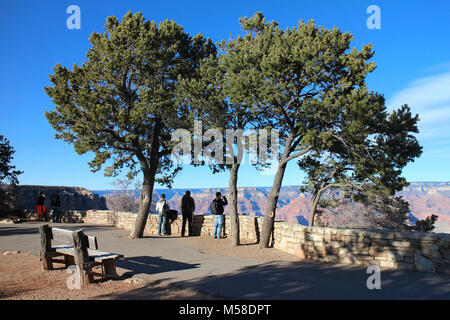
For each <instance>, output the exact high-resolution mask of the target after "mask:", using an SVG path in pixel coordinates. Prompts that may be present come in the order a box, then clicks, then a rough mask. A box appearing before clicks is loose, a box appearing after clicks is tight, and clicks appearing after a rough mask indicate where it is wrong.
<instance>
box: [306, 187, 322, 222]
mask: <svg viewBox="0 0 450 320" xmlns="http://www.w3.org/2000/svg"><path fill="white" fill-rule="evenodd" d="M321 195H322V191H318V192H317V193H316V194H315V195H314V196H313V198H312V203H311V209H310V210H309V224H308V225H309V226H310V227H313V226H314V218H315V215H316V212H317V206H318V204H319V200H320V196H321Z"/></svg>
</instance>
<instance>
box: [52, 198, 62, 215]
mask: <svg viewBox="0 0 450 320" xmlns="http://www.w3.org/2000/svg"><path fill="white" fill-rule="evenodd" d="M60 208H61V198H60V197H59V194H58V191H56V192H55V194H54V195H53V196H52V211H53V215H52V220H53V222H60V216H59V213H60Z"/></svg>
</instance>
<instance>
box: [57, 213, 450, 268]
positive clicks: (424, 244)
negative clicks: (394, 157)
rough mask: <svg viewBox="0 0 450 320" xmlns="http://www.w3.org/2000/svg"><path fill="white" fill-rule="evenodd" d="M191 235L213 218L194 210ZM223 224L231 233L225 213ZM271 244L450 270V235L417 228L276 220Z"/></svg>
mask: <svg viewBox="0 0 450 320" xmlns="http://www.w3.org/2000/svg"><path fill="white" fill-rule="evenodd" d="M135 218H136V214H133V213H127V212H114V211H107V210H88V211H84V212H77V211H70V212H68V213H66V214H65V215H64V218H63V221H67V222H84V223H87V224H96V225H106V226H114V227H118V228H122V229H125V230H130V231H131V230H132V229H133V228H134V222H135ZM181 223H182V219H181V216H179V217H178V219H177V220H176V221H174V222H173V223H172V224H171V225H170V228H169V231H170V233H171V234H172V235H180V233H181ZM262 223H263V218H262V217H251V216H239V224H240V237H241V239H242V240H245V241H251V242H257V241H259V230H260V229H261V226H262ZM192 228H193V233H194V235H209V236H212V234H213V229H214V217H213V216H211V215H194V220H193V226H192ZM225 229H226V232H227V234H229V233H230V220H229V217H228V216H226V222H225ZM157 232H158V215H154V214H150V215H149V216H148V219H147V224H146V226H145V231H144V234H145V235H156V234H157ZM271 246H273V247H274V248H276V249H279V250H281V251H283V252H287V253H289V254H293V255H296V256H298V257H299V258H301V259H310V260H316V261H322V262H333V263H342V264H356V265H364V266H368V265H378V266H380V267H381V268H389V269H406V270H416V271H421V272H437V273H443V274H450V235H449V234H434V233H421V232H388V231H379V230H377V231H363V230H354V229H333V228H319V227H312V228H309V227H305V226H302V225H298V224H294V223H288V222H284V221H276V222H275V224H274V230H273V236H272V241H271Z"/></svg>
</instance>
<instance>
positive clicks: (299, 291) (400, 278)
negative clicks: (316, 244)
mask: <svg viewBox="0 0 450 320" xmlns="http://www.w3.org/2000/svg"><path fill="white" fill-rule="evenodd" d="M370 275H371V274H367V273H366V269H365V268H361V267H354V266H342V265H339V266H336V265H332V264H327V263H316V262H286V263H276V262H269V263H266V264H263V265H258V266H252V267H245V268H242V269H240V270H239V271H238V272H235V273H230V274H226V275H220V276H208V277H204V278H200V279H195V280H192V281H188V282H183V283H181V282H177V283H173V286H175V287H184V288H189V289H192V290H195V291H198V292H204V293H209V294H211V295H212V296H217V297H224V299H225V298H231V299H236V298H237V299H248V300H253V299H258V300H259V299H261V300H267V299H276V300H278V299H283V300H284V299H286V300H292V299H295V300H296V299H305V300H307V299H339V300H340V299H364V300H366V299H450V277H447V276H440V275H436V274H426V273H419V272H411V271H398V270H384V271H382V272H381V290H369V289H368V288H367V279H368V277H369V276H370ZM132 297H140V298H142V299H146V297H148V299H153V298H152V297H154V292H153V291H152V288H151V285H149V286H147V287H146V288H141V289H136V290H132V291H130V292H128V293H126V294H120V295H116V296H114V295H113V296H110V297H109V298H110V299H133V298H132Z"/></svg>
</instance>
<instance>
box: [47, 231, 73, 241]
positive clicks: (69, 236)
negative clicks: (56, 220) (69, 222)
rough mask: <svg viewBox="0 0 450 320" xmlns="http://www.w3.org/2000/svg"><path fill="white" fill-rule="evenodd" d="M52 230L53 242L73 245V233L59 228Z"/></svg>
mask: <svg viewBox="0 0 450 320" xmlns="http://www.w3.org/2000/svg"><path fill="white" fill-rule="evenodd" d="M51 230H52V239H53V240H56V241H61V242H64V243H68V244H73V231H70V230H65V229H59V228H51Z"/></svg>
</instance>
